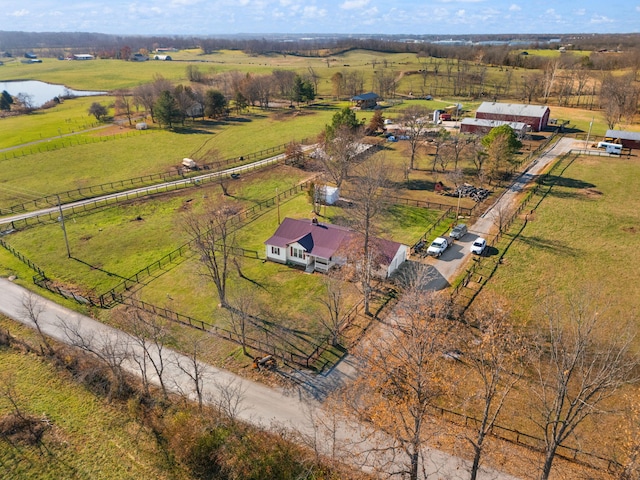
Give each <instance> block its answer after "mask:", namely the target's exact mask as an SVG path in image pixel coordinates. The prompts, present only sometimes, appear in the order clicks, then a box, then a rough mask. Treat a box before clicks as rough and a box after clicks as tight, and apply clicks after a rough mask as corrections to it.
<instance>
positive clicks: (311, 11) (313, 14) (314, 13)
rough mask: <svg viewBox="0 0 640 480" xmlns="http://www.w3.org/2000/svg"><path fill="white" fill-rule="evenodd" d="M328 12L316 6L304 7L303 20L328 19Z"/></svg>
mask: <svg viewBox="0 0 640 480" xmlns="http://www.w3.org/2000/svg"><path fill="white" fill-rule="evenodd" d="M326 16H327V11H326V10H325V9H324V8H318V7H316V6H315V5H310V6H307V7H304V9H303V10H302V17H303V18H320V17H326Z"/></svg>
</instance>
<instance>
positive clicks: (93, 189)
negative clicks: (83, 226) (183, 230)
mask: <svg viewBox="0 0 640 480" xmlns="http://www.w3.org/2000/svg"><path fill="white" fill-rule="evenodd" d="M288 145H289V144H286V143H285V144H281V145H277V146H275V147H270V148H266V149H263V150H260V151H258V152H253V153H249V154H247V155H243V156H241V157H232V158H228V159H225V160H221V161H218V162H213V163H205V164H202V165H201V167H202V169H203V170H194V171H189V172H187V171H185V170H182V169H181V168H179V167H174V168H171V169H170V170H169V171H168V172H162V173H152V174H149V175H143V176H140V177H133V178H127V179H123V180H115V181H112V182H107V183H101V184H98V185H91V186H88V187H81V188H76V189H73V190H67V191H64V192H60V193H57V194H55V195H46V196H44V197H40V198H37V199H35V200H30V201H28V202H24V203H21V204H18V205H13V206H11V207H8V208H6V209H0V215H11V214H16V213H24V212H29V211H33V210H38V209H41V208H47V207H54V206H57V205H58V204H59V203H63V204H64V203H70V202H75V201H80V200H88V199H91V198H94V197H97V196H101V195H108V194H111V193H117V192H121V191H123V190H126V189H129V188H135V187H143V186H151V185H153V184H156V183H159V182H171V181H175V180H180V179H182V178H188V177H192V176H197V175H202V174H203V173H204V172H205V171H207V170H214V171H215V170H217V169H218V168H220V167H223V166H227V167H228V166H230V165H243V164H245V163H250V162H251V161H254V160H257V159H262V158H266V157H267V156H268V155H273V154H280V153H282V152H284V151H285V149H286V148H287V146H288Z"/></svg>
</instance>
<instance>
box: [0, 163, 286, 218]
mask: <svg viewBox="0 0 640 480" xmlns="http://www.w3.org/2000/svg"><path fill="white" fill-rule="evenodd" d="M284 161H285V157H284V156H280V157H273V158H272V159H271V161H265V162H264V163H260V164H250V165H246V166H242V167H237V168H236V169H234V171H233V172H218V173H213V174H211V175H207V176H204V177H198V178H189V179H183V180H178V181H174V182H171V183H166V184H162V185H155V186H149V187H146V188H141V189H139V190H134V191H128V192H122V193H120V194H111V195H112V196H109V197H102V198H97V199H95V200H93V201H91V200H88V201H85V202H83V203H82V204H80V205H72V206H69V205H66V206H65V207H64V212H65V214H66V215H74V214H82V213H85V212H89V211H92V210H96V209H99V208H105V207H108V206H111V205H115V204H118V203H123V202H128V201H131V200H135V199H138V198H143V197H147V196H150V195H158V194H164V193H170V192H174V191H177V190H182V189H185V188H195V187H199V186H201V185H203V184H206V183H212V182H219V181H220V180H221V179H223V178H228V177H231V176H232V175H239V174H240V173H247V172H252V171H254V170H258V169H263V168H269V167H272V166H275V165H278V164H280V163H282V162H284ZM286 196H287V192H283V193H282V194H281V197H282V198H286ZM273 198H277V196H276V197H273ZM269 201H271V200H267V201H265V202H269ZM265 202H263V203H265ZM263 203H261V204H258V205H257V206H256V207H254V209H255V208H258V209H259V208H261V207H262V204H263ZM50 208H51V210H50V211H49V212H46V213H42V214H40V215H37V216H33V217H26V218H23V219H19V220H12V221H11V222H6V221H5V222H4V223H3V221H2V219H0V226H2V227H4V230H11V229H13V230H18V229H24V228H28V227H33V226H36V225H43V224H47V223H52V222H57V221H58V219H59V216H60V213H59V211H58V210H57V209H55V207H52V206H50ZM0 231H2V229H0Z"/></svg>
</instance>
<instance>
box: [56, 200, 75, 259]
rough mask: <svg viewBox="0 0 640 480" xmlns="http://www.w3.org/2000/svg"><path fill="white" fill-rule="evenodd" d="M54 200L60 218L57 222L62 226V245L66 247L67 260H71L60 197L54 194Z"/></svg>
mask: <svg viewBox="0 0 640 480" xmlns="http://www.w3.org/2000/svg"><path fill="white" fill-rule="evenodd" d="M56 198H57V199H58V210H59V211H60V216H59V217H58V220H59V221H60V225H61V226H62V233H63V234H64V244H65V245H66V247H67V258H71V250H70V249H69V239H68V238H67V229H66V228H65V226H64V213H63V212H62V204H61V203H60V195H57V194H56Z"/></svg>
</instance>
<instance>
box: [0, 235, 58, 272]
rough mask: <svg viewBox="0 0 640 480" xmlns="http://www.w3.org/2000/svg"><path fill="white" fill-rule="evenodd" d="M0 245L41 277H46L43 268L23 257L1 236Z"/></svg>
mask: <svg viewBox="0 0 640 480" xmlns="http://www.w3.org/2000/svg"><path fill="white" fill-rule="evenodd" d="M0 245H2V246H3V247H4V248H5V249H6V250H7V251H8V252H10V253H11V254H12V255H13V256H14V257H16V258H17V259H18V260H20V261H21V262H22V263H24V264H25V265H27V266H28V267H29V268H31V270H34V271H35V272H36V273H37V274H38V275H39V276H41V277H42V278H47V275H46V274H45V273H44V270H42V269H41V268H40V267H38V266H37V265H36V264H35V263H33V262H32V261H31V260H29V259H28V258H27V257H25V256H24V255H23V254H22V253H20V252H19V251H17V250H16V249H15V248H13V247H12V246H11V245H9V244H8V243H7V242H5V241H4V240H3V239H2V238H0Z"/></svg>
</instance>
